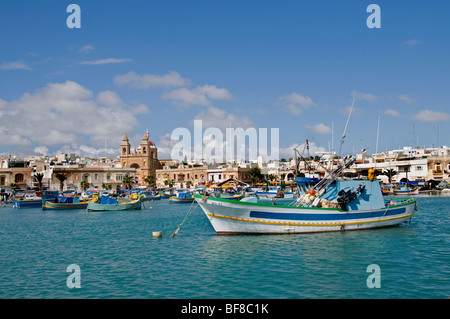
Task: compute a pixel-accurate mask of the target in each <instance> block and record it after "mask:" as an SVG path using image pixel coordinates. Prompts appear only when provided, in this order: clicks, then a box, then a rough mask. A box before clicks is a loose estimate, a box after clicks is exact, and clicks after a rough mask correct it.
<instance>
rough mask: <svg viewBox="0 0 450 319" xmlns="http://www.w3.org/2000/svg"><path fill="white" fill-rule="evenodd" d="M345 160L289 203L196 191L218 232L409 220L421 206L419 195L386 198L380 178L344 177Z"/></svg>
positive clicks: (285, 230)
mask: <svg viewBox="0 0 450 319" xmlns="http://www.w3.org/2000/svg"><path fill="white" fill-rule="evenodd" d="M352 163H354V159H353V160H350V161H349V160H348V158H344V163H343V164H341V165H339V166H338V168H336V169H335V170H333V171H331V172H330V173H329V174H328V176H327V177H326V178H324V179H322V180H320V181H319V182H318V183H317V184H316V185H315V186H314V187H312V188H310V189H309V190H307V191H306V192H300V191H301V190H302V188H301V187H299V186H298V187H297V189H298V191H299V195H300V196H299V197H298V198H297V199H295V200H294V201H292V202H291V203H290V204H285V203H283V204H279V203H277V202H276V201H274V202H273V203H267V201H266V202H264V203H262V202H259V201H258V199H257V198H256V199H251V200H246V199H244V200H241V201H236V200H227V199H221V198H212V197H207V196H200V195H195V196H194V197H195V200H196V202H197V203H198V204H199V205H200V207H201V208H202V210H203V211H204V213H205V214H206V216H207V217H208V219H209V221H210V222H211V225H212V226H213V228H214V230H215V231H216V233H217V234H288V233H289V234H291V233H313V232H329V231H346V230H361V229H369V228H378V227H387V226H393V225H398V224H400V223H403V222H405V221H408V220H409V219H410V218H411V217H412V216H413V214H414V210H416V209H417V203H416V201H415V200H414V199H411V198H404V199H397V200H396V201H386V202H385V201H384V199H383V195H382V193H381V188H380V183H379V182H378V181H376V180H346V179H339V178H338V177H339V176H340V175H341V174H342V172H343V170H344V168H347V167H349V165H351V164H352Z"/></svg>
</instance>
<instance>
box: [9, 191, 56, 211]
mask: <svg viewBox="0 0 450 319" xmlns="http://www.w3.org/2000/svg"><path fill="white" fill-rule="evenodd" d="M40 195H41V196H37V194H36V192H33V193H24V194H22V195H21V196H16V197H14V198H13V199H12V202H13V207H14V208H40V207H42V202H43V200H47V201H55V200H56V196H57V195H58V191H42V192H41V194H40Z"/></svg>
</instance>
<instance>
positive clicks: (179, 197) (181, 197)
mask: <svg viewBox="0 0 450 319" xmlns="http://www.w3.org/2000/svg"><path fill="white" fill-rule="evenodd" d="M193 201H194V196H193V194H192V193H190V192H177V194H176V195H175V196H171V197H170V198H169V203H192V202H193Z"/></svg>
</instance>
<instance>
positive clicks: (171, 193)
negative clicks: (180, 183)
mask: <svg viewBox="0 0 450 319" xmlns="http://www.w3.org/2000/svg"><path fill="white" fill-rule="evenodd" d="M159 193H160V194H161V198H170V197H172V196H175V195H176V192H175V189H173V188H169V189H164V190H161V191H160V192H159Z"/></svg>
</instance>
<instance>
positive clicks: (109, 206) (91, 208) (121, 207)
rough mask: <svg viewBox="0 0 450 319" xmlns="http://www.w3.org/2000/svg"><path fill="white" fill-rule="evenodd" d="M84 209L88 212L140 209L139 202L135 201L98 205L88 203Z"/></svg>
mask: <svg viewBox="0 0 450 319" xmlns="http://www.w3.org/2000/svg"><path fill="white" fill-rule="evenodd" d="M86 209H87V211H88V212H94V211H123V210H139V209H141V202H140V201H135V202H130V203H121V204H98V203H91V202H89V204H88V205H87V208H86Z"/></svg>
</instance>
